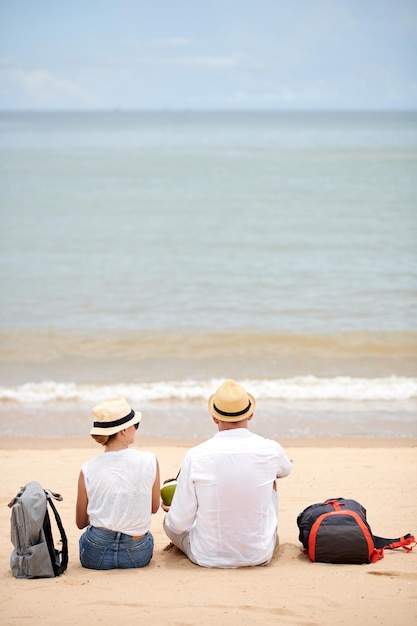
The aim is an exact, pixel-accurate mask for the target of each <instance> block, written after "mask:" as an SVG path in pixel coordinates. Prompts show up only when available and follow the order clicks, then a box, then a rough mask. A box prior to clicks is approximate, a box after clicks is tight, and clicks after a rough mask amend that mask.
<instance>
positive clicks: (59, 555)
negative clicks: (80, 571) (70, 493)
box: [45, 490, 68, 576]
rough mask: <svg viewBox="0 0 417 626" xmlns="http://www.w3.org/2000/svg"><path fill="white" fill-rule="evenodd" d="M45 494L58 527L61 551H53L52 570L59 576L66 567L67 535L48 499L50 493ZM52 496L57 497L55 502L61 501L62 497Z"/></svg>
mask: <svg viewBox="0 0 417 626" xmlns="http://www.w3.org/2000/svg"><path fill="white" fill-rule="evenodd" d="M45 493H46V500H47V502H48V504H49V506H50V507H51V509H52V511H53V512H54V515H55V520H56V525H57V526H58V530H59V532H60V535H61V542H62V549H61V550H55V559H54V561H55V562H54V570H55V573H56V575H57V576H59V575H60V574H62V573H63V572H64V571H65V570H66V569H67V566H68V540H67V535H66V533H65V530H64V527H63V525H62V521H61V517H60V515H59V513H58V511H57V510H56V507H55V505H54V503H53V502H52V499H51V497H50V492H48V491H47V490H45ZM52 495H53V497H55V496H56V495H57V496H58V498H55V499H56V500H62V497H61V496H59V494H52Z"/></svg>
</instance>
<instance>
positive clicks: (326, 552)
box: [297, 498, 416, 563]
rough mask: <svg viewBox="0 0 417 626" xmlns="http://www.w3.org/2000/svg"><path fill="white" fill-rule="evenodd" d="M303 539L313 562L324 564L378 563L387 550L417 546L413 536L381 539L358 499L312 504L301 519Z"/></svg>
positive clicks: (305, 550) (338, 499)
mask: <svg viewBox="0 0 417 626" xmlns="http://www.w3.org/2000/svg"><path fill="white" fill-rule="evenodd" d="M297 525H298V528H299V530H300V533H299V540H300V541H301V543H302V544H303V546H304V552H305V553H306V554H308V556H309V557H310V560H311V561H319V562H321V563H374V562H375V561H378V560H379V559H382V558H383V557H384V550H393V549H395V548H404V550H406V551H407V552H409V551H410V550H412V549H413V547H414V545H416V541H415V539H414V537H413V536H412V535H410V534H407V535H404V536H403V537H398V538H397V539H385V538H384V537H377V536H376V535H374V534H373V533H372V531H371V528H370V526H369V524H368V522H367V520H366V509H365V507H363V506H362V505H361V504H360V503H359V502H356V500H345V499H344V498H333V499H330V500H326V501H325V502H321V503H318V504H311V505H310V506H308V507H307V508H306V509H304V511H302V512H301V513H300V514H299V515H298V517H297Z"/></svg>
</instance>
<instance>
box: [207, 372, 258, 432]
mask: <svg viewBox="0 0 417 626" xmlns="http://www.w3.org/2000/svg"><path fill="white" fill-rule="evenodd" d="M208 406H209V411H210V413H211V415H212V416H213V417H216V418H217V419H219V420H220V421H221V422H240V421H241V420H244V419H246V418H247V417H249V416H250V415H252V413H253V412H254V410H255V406H256V401H255V398H254V397H253V396H251V394H250V393H248V392H247V391H245V390H244V389H243V387H242V386H241V385H239V384H238V383H237V382H236V381H234V380H225V381H224V383H222V384H221V385H220V387H219V388H218V389H217V391H216V393H214V394H213V395H212V396H210V398H209V401H208Z"/></svg>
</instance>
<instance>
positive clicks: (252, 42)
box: [0, 0, 417, 110]
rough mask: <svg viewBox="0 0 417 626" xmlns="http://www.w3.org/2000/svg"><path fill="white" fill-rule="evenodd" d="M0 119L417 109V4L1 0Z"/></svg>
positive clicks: (415, 0) (371, 0)
mask: <svg viewBox="0 0 417 626" xmlns="http://www.w3.org/2000/svg"><path fill="white" fill-rule="evenodd" d="M0 109H2V110H20V109H47V110H50V109H53V110H62V109H64V110H65V109H92V110H96V109H105V110H108V109H158V110H160V109H162V110H170V109H173V110H176V109H196V110H199V109H231V110H232V109H261V110H263V109H399V110H403V109H417V0H256V1H255V0H207V1H206V0H146V1H140V0H136V1H135V0H83V1H80V0H71V1H70V2H64V0H0Z"/></svg>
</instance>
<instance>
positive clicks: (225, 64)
mask: <svg viewBox="0 0 417 626" xmlns="http://www.w3.org/2000/svg"><path fill="white" fill-rule="evenodd" d="M136 62H137V63H140V64H141V65H167V66H182V67H185V66H189V67H203V66H204V67H220V68H234V67H236V66H237V65H238V61H237V59H236V58H234V57H216V56H187V57H186V56H183V57H170V56H167V57H143V58H139V59H136Z"/></svg>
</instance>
